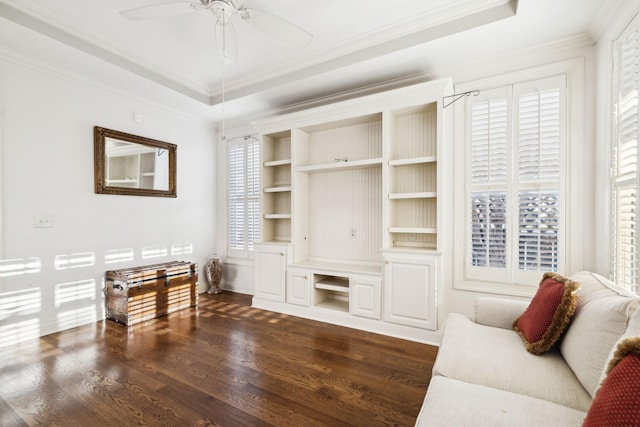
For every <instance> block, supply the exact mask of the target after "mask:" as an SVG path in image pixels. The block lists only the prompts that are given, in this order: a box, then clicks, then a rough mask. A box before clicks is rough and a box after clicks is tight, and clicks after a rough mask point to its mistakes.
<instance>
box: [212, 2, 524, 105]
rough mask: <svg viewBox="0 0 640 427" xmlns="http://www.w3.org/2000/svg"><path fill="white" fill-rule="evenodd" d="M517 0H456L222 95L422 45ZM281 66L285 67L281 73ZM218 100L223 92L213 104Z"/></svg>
mask: <svg viewBox="0 0 640 427" xmlns="http://www.w3.org/2000/svg"><path fill="white" fill-rule="evenodd" d="M517 5H518V0H479V1H471V2H470V1H469V0H464V1H460V0H458V1H455V2H450V3H448V4H447V5H446V6H443V7H441V8H439V9H436V11H435V12H434V11H433V10H432V11H429V12H428V13H426V12H425V13H423V14H420V15H418V16H416V17H413V18H410V19H408V20H404V21H401V22H399V23H395V24H393V25H389V26H386V27H383V28H382V29H379V30H376V31H373V32H369V33H367V34H364V35H362V36H359V37H357V38H352V39H350V40H348V41H346V42H344V43H341V44H339V45H333V46H330V47H328V48H325V49H319V50H315V51H313V52H310V53H309V54H308V55H307V56H306V57H305V58H302V59H300V58H297V59H295V60H292V61H289V62H284V63H279V64H276V65H274V66H273V67H270V68H265V69H261V70H259V71H256V72H255V73H253V74H251V75H248V76H247V77H245V78H243V79H236V80H235V81H232V82H227V84H226V86H225V99H226V100H233V99H238V98H242V97H244V96H248V95H250V94H254V93H257V92H262V91H264V90H266V89H273V88H274V87H278V86H281V85H285V84H287V83H290V82H291V81H296V80H302V79H304V78H307V77H311V76H313V75H317V74H320V73H325V72H328V71H332V70H335V69H340V68H344V67H346V66H349V65H353V64H356V63H359V62H363V61H366V60H369V59H372V58H375V57H378V56H381V55H386V54H390V53H393V52H397V51H399V50H403V49H407V48H410V47H413V46H416V45H420V44H424V43H427V42H430V41H433V40H436V39H439V38H442V37H446V36H448V35H452V34H455V33H458V32H461V31H464V30H468V29H471V28H474V27H477V26H480V25H484V24H488V23H490V22H495V21H498V20H501V19H505V18H508V17H511V16H514V15H515V13H516V10H517ZM282 70H289V71H288V72H287V73H285V74H283V72H282ZM221 101H222V93H221V91H217V92H216V93H214V95H213V96H212V99H211V104H212V105H215V104H218V103H220V102H221Z"/></svg>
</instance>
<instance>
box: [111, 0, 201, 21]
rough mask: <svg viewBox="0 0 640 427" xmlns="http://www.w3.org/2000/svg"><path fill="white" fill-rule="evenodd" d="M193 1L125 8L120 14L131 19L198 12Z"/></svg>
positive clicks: (137, 19) (165, 16)
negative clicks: (193, 5)
mask: <svg viewBox="0 0 640 427" xmlns="http://www.w3.org/2000/svg"><path fill="white" fill-rule="evenodd" d="M192 3H193V2H191V1H178V2H172V3H161V4H154V5H151V6H143V7H137V8H135V9H128V10H123V11H122V12H120V15H122V16H123V17H125V18H127V19H129V20H131V21H139V20H142V19H157V18H167V17H170V16H178V15H186V14H188V13H192V12H197V9H196V8H194V7H192V6H191V4H192Z"/></svg>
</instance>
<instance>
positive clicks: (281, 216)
mask: <svg viewBox="0 0 640 427" xmlns="http://www.w3.org/2000/svg"><path fill="white" fill-rule="evenodd" d="M264 219H291V214H273V213H272V214H264Z"/></svg>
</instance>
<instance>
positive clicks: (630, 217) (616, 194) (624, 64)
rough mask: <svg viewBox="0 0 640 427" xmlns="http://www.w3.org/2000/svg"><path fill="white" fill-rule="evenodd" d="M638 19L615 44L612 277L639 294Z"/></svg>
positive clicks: (639, 65)
mask: <svg viewBox="0 0 640 427" xmlns="http://www.w3.org/2000/svg"><path fill="white" fill-rule="evenodd" d="M639 30H640V18H638V17H636V18H635V19H634V20H633V22H631V24H630V25H629V26H628V27H627V29H625V31H624V32H623V33H622V34H621V35H620V37H618V39H617V41H616V43H615V44H614V71H613V80H614V87H613V95H614V102H613V104H614V105H613V112H614V113H613V115H614V117H613V135H614V137H613V144H612V147H613V152H612V159H613V167H612V170H613V179H612V187H613V191H612V194H613V200H612V203H613V217H614V218H613V221H612V224H613V230H612V236H613V239H612V254H613V256H612V269H611V270H612V278H613V280H614V281H615V282H616V283H618V284H619V285H621V286H624V287H626V288H627V289H629V290H631V291H633V292H638V291H640V288H639V287H638V252H639V248H638V244H639V242H638V238H637V237H638V236H637V233H638V219H637V212H636V211H637V204H638V198H637V194H638V185H639V183H638V179H639V176H640V174H639V173H638V139H639V135H640V126H639V124H638V116H639V114H640V107H639V95H638V91H639V89H640V84H639V81H640V78H639V77H640V76H639V74H640V59H639V55H640V32H639Z"/></svg>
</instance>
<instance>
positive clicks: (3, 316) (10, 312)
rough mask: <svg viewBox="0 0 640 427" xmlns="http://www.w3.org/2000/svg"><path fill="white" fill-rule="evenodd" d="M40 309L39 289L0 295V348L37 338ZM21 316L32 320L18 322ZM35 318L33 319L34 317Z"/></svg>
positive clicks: (40, 296)
mask: <svg viewBox="0 0 640 427" xmlns="http://www.w3.org/2000/svg"><path fill="white" fill-rule="evenodd" d="M41 309H42V295H41V292H40V289H39V288H37V289H26V290H22V291H13V292H4V293H1V294H0V321H2V325H0V347H5V346H8V345H14V344H16V343H19V342H22V341H26V340H30V339H33V338H38V337H39V336H40V323H39V322H40V319H39V318H38V317H37V315H38V314H39V313H40V310H41ZM22 316H30V317H32V318H28V319H24V320H19V319H20V317H22ZM34 316H35V317H34Z"/></svg>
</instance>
